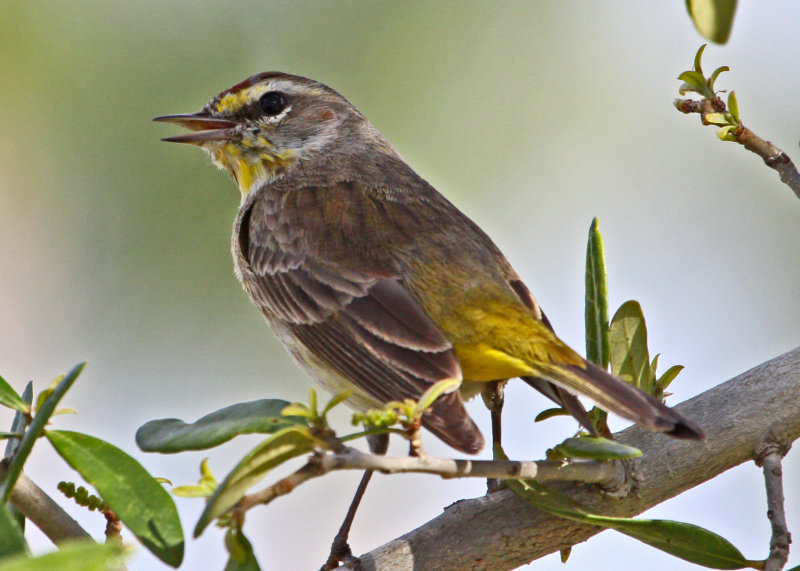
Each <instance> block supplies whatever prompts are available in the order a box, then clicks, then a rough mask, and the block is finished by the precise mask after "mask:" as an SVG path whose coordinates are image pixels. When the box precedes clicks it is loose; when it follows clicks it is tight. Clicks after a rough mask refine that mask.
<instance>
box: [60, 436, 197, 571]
mask: <svg viewBox="0 0 800 571" xmlns="http://www.w3.org/2000/svg"><path fill="white" fill-rule="evenodd" d="M47 439H48V440H49V441H50V444H52V445H53V448H55V449H56V452H58V454H59V455H60V456H61V457H62V458H63V459H64V460H66V461H67V463H68V464H69V465H70V466H72V467H73V468H74V469H75V470H76V471H77V472H78V473H79V474H80V475H81V476H82V477H83V478H84V479H85V480H86V481H87V482H89V483H90V484H91V485H92V486H94V488H95V489H96V490H97V491H98V492H99V494H100V496H102V498H103V500H105V502H106V503H107V504H108V506H109V507H110V508H111V509H112V510H113V511H114V514H115V515H116V516H117V517H118V518H119V520H120V521H121V522H122V523H124V524H125V525H126V526H127V527H128V529H130V530H131V532H132V533H133V534H134V535H135V536H136V537H137V538H138V539H139V541H141V542H142V544H144V545H145V546H146V547H147V548H148V549H149V550H150V551H151V552H152V553H153V554H154V555H155V556H156V557H158V558H159V559H161V560H162V561H164V562H165V563H167V564H169V565H172V566H173V567H177V566H178V565H180V563H181V561H182V560H183V531H182V530H181V523H180V519H179V518H178V511H177V509H176V508H175V504H174V503H173V501H172V498H170V496H169V494H168V493H167V492H166V491H165V490H164V488H163V487H162V486H161V485H160V484H159V483H158V482H156V481H155V480H154V479H153V477H152V476H150V474H148V473H147V471H146V470H145V469H144V468H142V466H141V464H139V463H138V462H137V461H136V460H134V459H133V458H131V457H130V456H128V455H127V454H126V453H125V452H123V451H122V450H120V449H119V448H116V447H115V446H112V445H111V444H109V443H108V442H104V441H103V440H100V439H98V438H94V437H93V436H89V435H86V434H81V433H79V432H71V431H65V430H50V431H48V432H47Z"/></svg>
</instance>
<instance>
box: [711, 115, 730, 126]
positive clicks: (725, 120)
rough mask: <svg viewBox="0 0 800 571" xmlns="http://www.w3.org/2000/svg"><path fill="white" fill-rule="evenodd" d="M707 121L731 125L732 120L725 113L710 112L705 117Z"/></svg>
mask: <svg viewBox="0 0 800 571" xmlns="http://www.w3.org/2000/svg"><path fill="white" fill-rule="evenodd" d="M705 119H706V122H707V123H711V124H712V125H730V123H731V122H730V120H728V117H726V116H725V114H724V113H709V114H708V115H706V117H705Z"/></svg>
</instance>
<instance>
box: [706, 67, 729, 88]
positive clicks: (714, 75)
mask: <svg viewBox="0 0 800 571" xmlns="http://www.w3.org/2000/svg"><path fill="white" fill-rule="evenodd" d="M730 70H731V68H729V67H728V66H727V65H723V66H721V67H718V68H717V69H715V70H714V71H713V72H712V73H711V77H709V78H708V89H709V90H711V92H712V93H714V84H715V83H716V82H717V78H718V77H719V75H720V74H721V73H722V72H724V71H730Z"/></svg>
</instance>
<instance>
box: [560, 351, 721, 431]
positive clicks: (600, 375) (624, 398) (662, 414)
mask: <svg viewBox="0 0 800 571" xmlns="http://www.w3.org/2000/svg"><path fill="white" fill-rule="evenodd" d="M548 372H550V371H548ZM564 373H566V374H564ZM575 377H577V379H576V378H575ZM548 378H549V379H551V380H553V381H554V382H555V383H556V384H559V385H562V386H564V387H565V388H567V389H570V390H574V391H577V392H579V393H581V394H584V395H586V396H587V397H589V398H591V399H592V400H593V401H594V402H595V403H597V406H599V407H600V408H602V409H604V410H607V411H609V412H613V413H614V414H616V415H619V416H621V417H623V418H626V419H628V420H632V421H633V422H635V423H636V424H639V425H641V426H643V427H644V428H648V429H650V430H656V431H660V432H666V433H667V434H670V435H671V436H673V437H675V438H685V439H689V440H702V439H704V438H705V434H703V431H702V430H701V429H700V428H699V427H698V426H697V425H696V424H694V423H693V422H692V421H690V420H689V419H687V418H686V417H684V416H683V415H681V414H679V413H677V412H675V411H674V410H672V409H671V408H669V407H667V406H666V405H664V403H662V402H661V401H659V400H658V399H656V398H654V397H652V396H651V395H648V394H646V393H644V392H642V391H640V390H639V389H637V388H636V387H634V386H633V385H630V384H628V383H626V382H624V381H622V380H621V379H618V378H617V377H615V376H614V375H612V374H610V373H609V372H608V371H606V370H605V369H602V368H600V367H598V366H597V365H595V364H593V363H590V362H588V361H586V362H585V368H582V367H579V366H575V365H570V366H567V367H564V368H563V369H561V371H560V372H559V371H554V374H553V375H548Z"/></svg>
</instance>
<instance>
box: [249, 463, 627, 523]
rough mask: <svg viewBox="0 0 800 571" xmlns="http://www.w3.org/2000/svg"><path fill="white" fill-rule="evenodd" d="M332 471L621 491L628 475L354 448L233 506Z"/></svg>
mask: <svg viewBox="0 0 800 571" xmlns="http://www.w3.org/2000/svg"><path fill="white" fill-rule="evenodd" d="M334 470H372V471H375V472H383V473H385V474H399V473H408V472H416V473H419V474H433V475H437V476H441V477H442V478H493V479H496V480H505V479H511V478H514V479H519V478H522V479H526V480H527V479H531V480H538V481H540V482H553V481H559V482H581V483H584V484H600V485H602V486H605V487H608V488H620V487H625V486H626V485H627V484H628V482H627V478H628V475H627V473H626V470H625V468H624V466H623V465H622V464H619V463H611V462H599V461H586V462H569V463H562V462H551V461H549V460H538V461H535V462H519V461H515V460H463V459H462V460H454V459H450V458H434V457H432V456H402V457H398V456H382V455H379V454H367V453H366V452H361V451H360V450H357V449H355V448H344V450H343V451H341V452H322V453H318V454H315V455H313V456H311V458H310V459H309V461H308V462H307V463H306V464H304V465H303V466H302V467H301V468H300V469H298V470H296V471H295V472H292V473H291V474H289V475H288V476H286V477H285V478H283V479H281V480H278V481H277V482H275V483H274V484H272V485H271V486H269V487H268V488H265V489H263V490H261V491H259V492H256V493H254V494H248V495H247V496H245V497H244V498H242V500H241V501H240V502H239V504H238V505H237V507H236V509H237V511H239V512H242V513H244V512H246V511H247V510H249V509H250V508H252V507H254V506H256V505H261V504H268V503H270V502H271V501H272V500H274V499H276V498H279V497H280V496H283V495H286V494H288V493H289V492H291V491H292V490H294V489H295V488H296V487H297V486H299V485H300V484H304V483H305V482H307V481H309V480H312V479H314V478H319V477H320V476H324V475H325V474H327V473H328V472H332V471H334Z"/></svg>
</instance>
